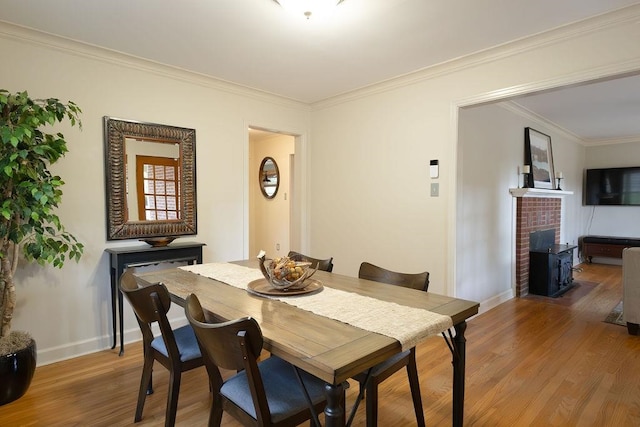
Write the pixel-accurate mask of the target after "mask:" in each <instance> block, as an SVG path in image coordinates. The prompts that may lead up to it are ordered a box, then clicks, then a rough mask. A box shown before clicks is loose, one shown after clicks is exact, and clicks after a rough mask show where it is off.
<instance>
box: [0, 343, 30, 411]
mask: <svg viewBox="0 0 640 427" xmlns="http://www.w3.org/2000/svg"><path fill="white" fill-rule="evenodd" d="M35 370H36V342H35V341H34V340H31V342H30V344H29V345H28V346H27V347H25V348H23V349H22V350H18V351H16V352H15V353H10V354H5V355H2V356H0V405H5V404H7V403H10V402H13V401H14V400H17V399H19V398H21V397H22V396H23V395H24V394H25V393H26V392H27V390H28V389H29V385H31V379H32V378H33V373H34V372H35Z"/></svg>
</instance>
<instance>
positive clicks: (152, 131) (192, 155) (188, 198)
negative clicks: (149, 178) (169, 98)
mask: <svg viewBox="0 0 640 427" xmlns="http://www.w3.org/2000/svg"><path fill="white" fill-rule="evenodd" d="M126 138H136V139H144V140H147V141H156V142H162V143H178V144H179V145H180V192H181V200H182V206H181V218H180V219H178V220H158V221H131V222H129V221H128V220H127V216H128V215H127V204H126V188H127V183H126V173H125V153H126V151H125V139H126ZM104 142H105V175H106V187H105V189H106V191H105V193H106V198H107V240H122V239H136V238H149V237H167V236H184V235H192V234H196V233H197V220H196V172H195V170H196V131H195V129H189V128H181V127H175V126H168V125H161V124H156V123H145V122H137V121H133V120H124V119H118V118H115V117H108V116H104Z"/></svg>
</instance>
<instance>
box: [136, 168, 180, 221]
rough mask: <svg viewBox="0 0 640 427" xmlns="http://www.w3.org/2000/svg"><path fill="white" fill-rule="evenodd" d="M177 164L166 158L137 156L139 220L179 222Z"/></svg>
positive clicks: (178, 169) (178, 170)
mask: <svg viewBox="0 0 640 427" xmlns="http://www.w3.org/2000/svg"><path fill="white" fill-rule="evenodd" d="M179 176H180V162H179V161H178V160H177V159H170V158H166V157H151V156H136V183H137V187H138V188H137V194H138V196H137V199H138V200H137V201H138V203H137V204H138V219H139V220H140V221H153V220H176V219H180V217H181V215H180V206H181V203H180V181H179V179H178V177H179Z"/></svg>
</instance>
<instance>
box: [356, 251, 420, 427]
mask: <svg viewBox="0 0 640 427" xmlns="http://www.w3.org/2000/svg"><path fill="white" fill-rule="evenodd" d="M358 277H359V278H361V279H366V280H372V281H374V282H382V283H387V284H389V285H396V286H402V287H405V288H413V289H418V290H421V291H424V292H426V291H427V289H428V288H429V272H426V271H425V272H424V273H415V274H413V273H398V272H395V271H391V270H387V269H384V268H382V267H378V266H376V265H373V264H370V263H368V262H363V263H362V264H360V270H359V272H358ZM403 367H406V368H407V376H408V377H409V387H410V388H411V397H412V399H413V408H414V410H415V412H416V420H417V422H418V426H421V427H423V426H424V425H425V421H424V412H423V411H422V396H421V395H420V382H419V381H418V367H417V365H416V349H415V347H413V348H411V349H410V350H405V351H403V352H401V353H398V354H396V355H394V356H392V357H390V358H389V359H387V360H385V361H384V362H381V363H379V364H377V365H375V366H373V367H372V368H371V369H369V370H367V371H365V372H361V373H360V374H358V375H356V376H355V377H353V378H354V379H355V380H356V381H358V383H359V385H360V393H359V395H358V400H360V399H362V397H363V394H364V397H365V398H366V402H365V404H366V416H367V426H369V427H371V426H376V425H378V385H379V384H380V383H381V382H383V381H384V380H386V379H387V378H389V377H390V376H391V375H392V374H394V373H395V372H397V371H399V370H400V369H402V368H403Z"/></svg>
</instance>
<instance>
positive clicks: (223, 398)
mask: <svg viewBox="0 0 640 427" xmlns="http://www.w3.org/2000/svg"><path fill="white" fill-rule="evenodd" d="M185 313H186V315H187V319H189V323H190V324H191V326H192V327H193V330H194V331H195V333H196V337H197V338H198V342H199V344H200V349H201V352H202V355H203V357H204V359H205V365H206V367H207V372H208V373H209V382H210V384H211V391H212V392H213V396H214V398H213V403H212V405H211V413H210V415H209V425H210V426H220V423H221V420H222V411H223V409H224V410H225V411H227V412H228V413H229V414H230V415H232V416H233V417H234V418H236V419H238V420H239V421H240V422H241V424H242V425H245V426H261V427H264V426H267V427H269V426H271V427H276V426H277V427H280V426H283V427H284V426H296V425H299V424H300V423H302V422H304V421H305V420H309V419H310V418H313V419H314V421H315V422H317V416H316V413H317V412H318V411H321V410H322V408H324V405H325V403H326V399H325V396H324V388H325V384H324V382H323V381H322V380H320V379H318V378H315V377H312V376H311V375H310V374H307V373H305V372H298V373H299V374H300V377H297V376H296V369H295V368H294V366H293V365H290V364H289V363H288V362H285V361H284V360H282V359H280V358H279V357H276V356H271V357H267V358H266V359H264V360H263V361H260V362H258V357H259V356H260V352H261V351H262V346H263V344H264V339H263V336H262V331H261V329H260V325H259V324H258V322H256V320H255V319H253V318H250V317H244V318H241V319H236V320H230V321H225V322H216V319H217V316H215V313H208V312H206V313H205V311H204V310H203V309H202V306H201V304H200V301H199V300H198V297H196V296H195V295H193V294H192V295H189V296H188V297H187V299H186V304H185ZM219 368H222V369H229V370H235V371H238V374H236V375H235V376H232V377H230V378H227V379H226V380H224V381H223V379H222V376H221V375H220V371H219ZM299 381H302V382H303V383H304V385H305V386H304V390H303V389H299V390H297V388H298V387H301V385H300V382H299ZM269 392H270V393H269ZM268 393H269V396H270V397H269V399H271V398H273V400H272V401H273V402H274V408H273V411H272V410H271V408H270V407H269V404H268V403H267V402H268V398H267V394H268ZM305 395H307V396H309V401H310V402H311V403H309V401H307V400H306V399H305V398H304V397H303V396H305ZM311 408H313V411H312V410H311ZM317 425H319V423H317Z"/></svg>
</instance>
